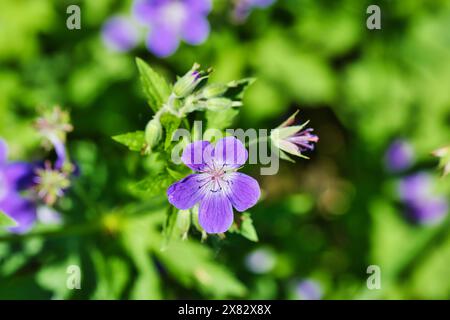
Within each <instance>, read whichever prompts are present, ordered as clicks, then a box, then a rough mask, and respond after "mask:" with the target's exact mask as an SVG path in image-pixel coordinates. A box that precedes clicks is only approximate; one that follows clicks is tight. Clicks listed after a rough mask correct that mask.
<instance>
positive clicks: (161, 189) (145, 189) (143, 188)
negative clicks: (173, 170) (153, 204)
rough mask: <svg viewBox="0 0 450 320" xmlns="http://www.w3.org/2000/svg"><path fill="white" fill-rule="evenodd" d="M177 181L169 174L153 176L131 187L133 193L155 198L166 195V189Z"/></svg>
mask: <svg viewBox="0 0 450 320" xmlns="http://www.w3.org/2000/svg"><path fill="white" fill-rule="evenodd" d="M174 181H175V179H173V178H172V177H171V176H170V175H169V174H168V173H166V172H163V173H159V174H153V175H151V176H149V177H147V178H145V179H144V180H141V181H139V182H138V183H136V184H134V185H132V186H131V191H132V192H133V193H137V194H142V195H145V196H147V197H153V196H157V195H161V194H165V192H166V189H167V188H168V187H169V186H170V185H171V184H172V183H173V182H174Z"/></svg>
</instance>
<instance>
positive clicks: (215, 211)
mask: <svg viewBox="0 0 450 320" xmlns="http://www.w3.org/2000/svg"><path fill="white" fill-rule="evenodd" d="M247 157H248V153H247V150H246V149H245V147H244V145H243V144H242V142H240V141H239V140H238V139H236V138H234V137H225V138H223V139H220V140H219V141H218V142H217V143H216V144H215V145H212V144H210V143H209V142H208V141H195V142H193V143H191V144H189V145H188V146H187V147H186V148H185V149H184V150H183V154H182V157H181V159H182V161H183V163H184V164H185V165H186V166H188V167H189V168H191V169H192V170H194V171H196V173H194V174H191V175H189V176H187V177H186V178H184V179H182V180H180V181H178V182H176V183H174V184H172V185H171V186H170V187H169V188H168V190H167V196H168V199H169V202H170V203H171V204H172V205H174V206H175V207H176V208H178V209H180V210H187V209H189V208H192V207H193V206H194V205H196V204H199V219H198V220H199V224H200V226H201V227H202V228H203V229H204V230H205V231H206V232H207V233H222V232H225V231H227V230H228V229H229V228H230V226H231V224H232V223H233V207H234V208H235V209H236V210H237V211H240V212H242V211H245V210H247V209H248V208H250V207H252V206H254V205H255V204H256V202H257V201H258V199H259V197H260V194H261V191H260V188H259V184H258V182H257V181H256V180H255V179H253V178H252V177H250V176H248V175H245V174H243V173H239V172H237V170H238V169H239V167H241V166H242V165H244V163H245V162H246V161H247Z"/></svg>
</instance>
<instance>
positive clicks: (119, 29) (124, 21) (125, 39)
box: [102, 16, 139, 52]
mask: <svg viewBox="0 0 450 320" xmlns="http://www.w3.org/2000/svg"><path fill="white" fill-rule="evenodd" d="M102 40H103V43H104V44H105V45H106V47H107V48H109V49H110V50H112V51H117V52H126V51H129V50H131V49H133V48H134V47H135V46H136V45H137V43H138V41H139V33H138V29H137V28H136V26H135V25H134V23H133V21H132V19H130V18H127V17H122V16H114V17H111V18H110V19H108V20H107V21H106V22H105V24H104V25H103V27H102Z"/></svg>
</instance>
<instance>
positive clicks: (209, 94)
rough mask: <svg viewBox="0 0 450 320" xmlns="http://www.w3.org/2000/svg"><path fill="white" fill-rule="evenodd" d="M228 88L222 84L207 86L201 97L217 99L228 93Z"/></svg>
mask: <svg viewBox="0 0 450 320" xmlns="http://www.w3.org/2000/svg"><path fill="white" fill-rule="evenodd" d="M227 90H228V86H227V85H225V84H222V83H213V84H210V85H208V86H206V87H205V88H204V89H203V90H202V92H201V94H200V95H201V97H202V98H205V99H210V98H215V97H219V96H221V95H223V94H224V93H225V92H227Z"/></svg>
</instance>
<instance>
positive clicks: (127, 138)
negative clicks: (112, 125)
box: [112, 131, 146, 152]
mask: <svg viewBox="0 0 450 320" xmlns="http://www.w3.org/2000/svg"><path fill="white" fill-rule="evenodd" d="M112 138H113V140H114V141H116V142H118V143H121V144H123V145H125V146H127V147H128V149H130V150H131V151H138V152H141V151H142V150H143V149H144V148H145V145H146V143H145V133H144V131H135V132H129V133H124V134H120V135H117V136H114V137H112Z"/></svg>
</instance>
